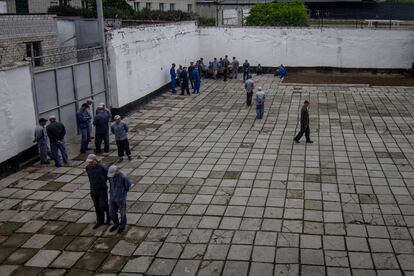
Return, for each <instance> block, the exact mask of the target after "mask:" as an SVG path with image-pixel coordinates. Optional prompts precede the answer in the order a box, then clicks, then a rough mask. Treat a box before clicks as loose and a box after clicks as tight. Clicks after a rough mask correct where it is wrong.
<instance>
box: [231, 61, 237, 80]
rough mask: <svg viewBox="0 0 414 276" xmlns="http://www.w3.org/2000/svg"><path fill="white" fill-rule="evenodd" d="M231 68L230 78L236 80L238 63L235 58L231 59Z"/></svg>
mask: <svg viewBox="0 0 414 276" xmlns="http://www.w3.org/2000/svg"><path fill="white" fill-rule="evenodd" d="M232 67H233V68H232V78H233V79H237V74H238V73H239V61H238V60H237V59H236V57H233V62H232Z"/></svg>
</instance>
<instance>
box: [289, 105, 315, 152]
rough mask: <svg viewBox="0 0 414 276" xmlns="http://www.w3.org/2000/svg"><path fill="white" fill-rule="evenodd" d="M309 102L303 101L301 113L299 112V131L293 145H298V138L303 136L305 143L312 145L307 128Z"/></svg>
mask: <svg viewBox="0 0 414 276" xmlns="http://www.w3.org/2000/svg"><path fill="white" fill-rule="evenodd" d="M309 104H310V103H309V101H305V102H304V103H303V106H302V109H301V112H300V131H299V133H298V135H296V137H295V139H293V141H294V142H295V143H299V140H300V138H302V136H303V134H305V137H306V143H310V144H311V143H313V141H311V139H310V128H309Z"/></svg>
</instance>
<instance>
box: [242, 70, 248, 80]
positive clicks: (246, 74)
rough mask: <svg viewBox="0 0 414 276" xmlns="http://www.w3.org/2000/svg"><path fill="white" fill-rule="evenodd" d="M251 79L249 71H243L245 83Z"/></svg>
mask: <svg viewBox="0 0 414 276" xmlns="http://www.w3.org/2000/svg"><path fill="white" fill-rule="evenodd" d="M248 78H249V71H243V82H245V81H246V80H247V79H248Z"/></svg>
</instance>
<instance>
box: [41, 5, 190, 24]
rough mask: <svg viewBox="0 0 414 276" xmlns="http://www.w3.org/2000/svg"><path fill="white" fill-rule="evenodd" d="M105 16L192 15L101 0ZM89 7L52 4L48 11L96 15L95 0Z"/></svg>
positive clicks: (174, 18)
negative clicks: (136, 8) (81, 7)
mask: <svg viewBox="0 0 414 276" xmlns="http://www.w3.org/2000/svg"><path fill="white" fill-rule="evenodd" d="M102 2H103V7H104V16H105V18H122V19H133V20H149V21H185V20H191V19H193V18H192V15H191V14H189V13H185V12H183V11H179V10H177V11H157V10H148V9H143V10H142V11H139V12H137V11H135V10H134V9H133V8H132V7H131V6H130V5H129V4H128V3H127V2H126V1H125V0H103V1H102ZM88 6H89V7H90V9H80V8H74V7H70V6H53V7H50V8H49V10H48V13H53V14H56V15H58V16H81V17H86V18H92V17H96V2H95V0H89V2H88Z"/></svg>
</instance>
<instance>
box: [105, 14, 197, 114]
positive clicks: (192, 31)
mask: <svg viewBox="0 0 414 276" xmlns="http://www.w3.org/2000/svg"><path fill="white" fill-rule="evenodd" d="M198 37H199V36H198V31H197V25H196V24H195V22H182V23H175V24H159V25H154V26H151V27H148V26H142V27H132V28H122V29H116V30H113V31H111V33H110V34H109V36H108V38H107V40H108V54H109V63H110V64H109V70H108V71H109V79H110V87H111V94H112V106H113V107H115V108H117V107H122V106H124V105H126V104H128V103H130V102H133V101H135V100H137V99H140V98H142V97H144V96H146V95H147V94H149V93H151V92H153V91H155V90H157V89H159V88H160V87H162V86H164V85H166V84H168V83H169V81H170V77H169V70H170V67H171V64H172V63H176V64H177V66H178V65H179V64H183V65H184V64H189V62H190V61H193V60H195V59H197V58H198V57H199V53H200V50H199V41H198Z"/></svg>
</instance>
